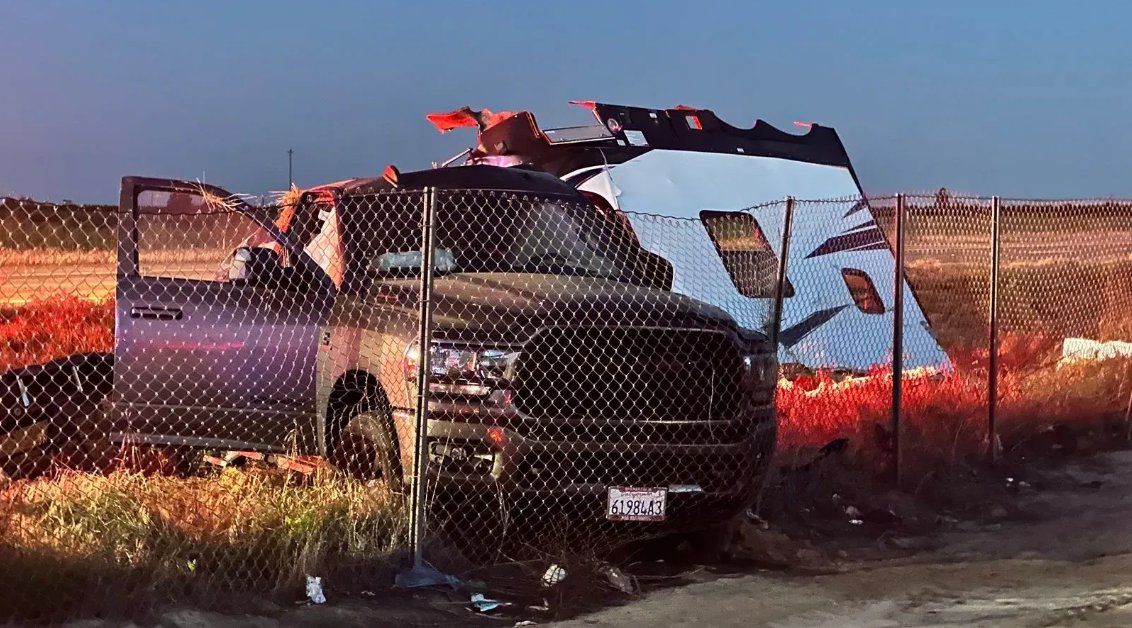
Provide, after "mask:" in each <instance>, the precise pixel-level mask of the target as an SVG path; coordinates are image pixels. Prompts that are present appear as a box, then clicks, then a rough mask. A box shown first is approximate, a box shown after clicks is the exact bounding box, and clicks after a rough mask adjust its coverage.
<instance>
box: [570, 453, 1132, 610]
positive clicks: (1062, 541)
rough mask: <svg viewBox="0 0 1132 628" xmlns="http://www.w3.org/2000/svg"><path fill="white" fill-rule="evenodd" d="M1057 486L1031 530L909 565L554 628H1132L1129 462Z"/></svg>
mask: <svg viewBox="0 0 1132 628" xmlns="http://www.w3.org/2000/svg"><path fill="white" fill-rule="evenodd" d="M1057 476H1058V477H1057V480H1058V481H1057V485H1056V486H1054V487H1051V488H1049V489H1046V490H1042V491H1034V492H1033V493H1030V494H1029V495H1027V496H1024V497H1023V498H1022V499H1021V502H1020V504H1019V505H1020V506H1021V507H1022V508H1023V512H1025V513H1031V516H1032V517H1033V519H1032V520H1030V521H1025V520H1023V521H1012V522H1008V523H989V524H983V525H963V526H961V527H962V528H964V529H962V530H955V531H953V532H949V533H946V534H944V535H943V536H941V537H937V538H935V539H933V540H932V543H933V545H934V546H935V547H936V549H934V550H932V551H929V552H926V553H924V554H921V555H919V556H917V557H915V558H912V559H903V560H900V561H882V562H876V563H861V564H850V565H842V566H840V567H839V569H841V570H843V571H842V573H837V574H831V575H821V576H816V577H815V576H809V577H802V576H785V575H781V574H770V573H765V574H755V575H745V576H740V577H734V578H727V579H713V580H709V581H704V582H698V583H695V584H691V585H688V586H683V587H678V588H672V589H665V590H660V591H656V592H654V593H652V594H650V595H648V596H647V597H646V598H645V599H643V600H640V601H638V602H635V603H632V604H628V605H625V606H621V607H618V608H613V609H608V610H605V611H601V612H598V613H596V614H593V615H590V616H586V617H582V618H578V619H575V620H573V621H569V622H564V623H561V624H558V625H560V626H562V628H575V627H587V628H591V627H594V626H674V627H675V626H697V627H700V626H745V627H746V626H775V627H782V628H786V627H803V626H805V627H818V626H830V627H833V626H837V627H841V628H850V627H854V626H862V627H863V626H870V627H872V626H1061V625H1074V626H1077V625H1087V626H1132V453H1129V452H1121V453H1115V454H1108V455H1105V456H1102V457H1100V458H1097V459H1094V460H1092V461H1089V462H1086V463H1081V464H1078V465H1075V466H1074V467H1072V468H1070V469H1068V470H1067V471H1065V472H1064V473H1059V474H1057Z"/></svg>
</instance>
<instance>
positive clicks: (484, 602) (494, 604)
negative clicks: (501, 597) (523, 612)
mask: <svg viewBox="0 0 1132 628" xmlns="http://www.w3.org/2000/svg"><path fill="white" fill-rule="evenodd" d="M472 606H474V607H475V608H476V610H477V611H479V612H481V613H490V612H491V611H493V610H495V609H497V608H499V607H501V606H509V604H508V603H507V602H499V601H496V600H489V599H487V598H486V597H484V596H483V594H482V593H473V594H472Z"/></svg>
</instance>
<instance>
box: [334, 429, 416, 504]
mask: <svg viewBox="0 0 1132 628" xmlns="http://www.w3.org/2000/svg"><path fill="white" fill-rule="evenodd" d="M392 435H393V421H392V418H391V417H390V416H389V414H388V413H385V412H381V411H378V410H363V411H361V412H358V413H357V414H355V415H353V417H351V418H350V420H349V422H347V424H346V425H345V427H344V429H342V433H341V435H340V436H339V437H338V438H336V439H335V441H336V442H334V443H333V448H332V449H331V454H330V462H331V464H333V465H334V466H335V467H337V468H338V469H339V470H341V471H343V472H345V473H347V474H349V475H351V476H353V477H356V478H359V479H365V480H370V479H376V478H381V479H384V480H385V481H386V482H387V483H388V484H389V488H390V490H392V491H394V492H398V493H399V492H401V490H402V488H403V487H402V483H403V479H402V476H401V465H400V463H399V458H398V455H397V443H396V441H395V440H394V439H393V436H392Z"/></svg>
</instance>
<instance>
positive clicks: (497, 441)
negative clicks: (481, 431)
mask: <svg viewBox="0 0 1132 628" xmlns="http://www.w3.org/2000/svg"><path fill="white" fill-rule="evenodd" d="M487 442H489V443H491V444H492V445H495V446H496V447H503V445H505V444H506V443H507V432H504V431H503V428H501V427H491V428H488V430H487Z"/></svg>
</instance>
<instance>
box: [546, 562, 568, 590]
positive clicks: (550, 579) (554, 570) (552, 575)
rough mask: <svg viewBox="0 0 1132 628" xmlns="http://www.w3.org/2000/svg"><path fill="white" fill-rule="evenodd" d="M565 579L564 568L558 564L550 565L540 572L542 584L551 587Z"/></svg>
mask: <svg viewBox="0 0 1132 628" xmlns="http://www.w3.org/2000/svg"><path fill="white" fill-rule="evenodd" d="M565 579H566V570H565V569H563V568H562V567H559V566H558V565H551V566H550V567H548V568H547V569H546V573H544V574H542V586H544V587H552V586H554V585H556V584H558V583H559V582H562V581H563V580H565Z"/></svg>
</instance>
